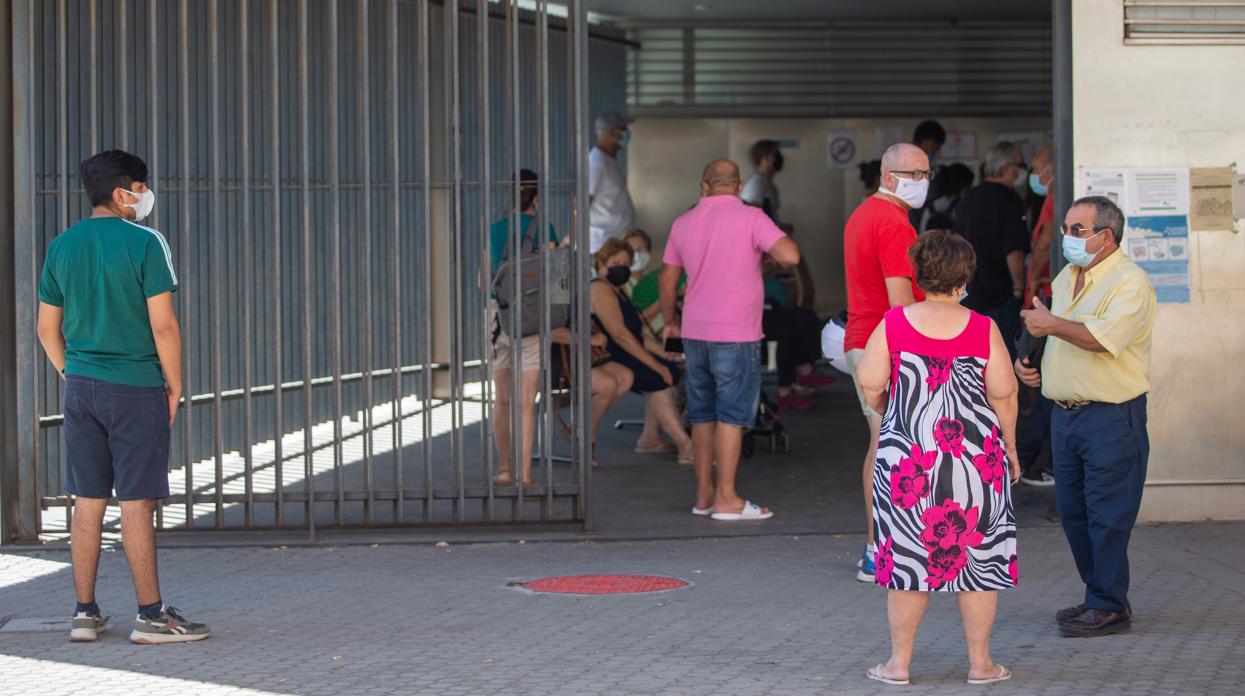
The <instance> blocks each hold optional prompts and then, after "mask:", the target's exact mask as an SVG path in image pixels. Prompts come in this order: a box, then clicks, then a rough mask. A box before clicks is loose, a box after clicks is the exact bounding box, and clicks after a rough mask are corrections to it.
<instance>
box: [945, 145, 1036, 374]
mask: <svg viewBox="0 0 1245 696" xmlns="http://www.w3.org/2000/svg"><path fill="white" fill-rule="evenodd" d="M1026 176H1028V172H1027V170H1026V168H1025V162H1024V155H1023V154H1022V153H1021V151H1020V147H1019V146H1017V145H1016V144H1015V143H1010V142H1007V141H1003V142H1000V143H998V144H997V145H995V146H993V147H991V148H990V149H989V150H988V151H987V152H986V163H985V179H984V180H983V181H982V183H981V185H980V186H977V187H975V188H972V189H969V191H968V193H965V194H964V197H963V198H961V199H960V204H959V205H958V206H957V207H956V215H955V231H956V232H958V233H960V234H961V235H963V236H964V238H965V239H967V240H968V241H969V242H970V243H971V244H972V245H973V249H974V250H975V251H976V252H977V271H976V272H975V273H974V274H973V279H972V280H971V281H970V282H969V284H968V297H966V298H965V299H964V306H965V307H968V308H969V309H971V310H973V311H975V312H979V313H981V314H984V315H986V316H988V317H990V318H991V319H993V320H994V323H996V324H998V326H999V331H1000V332H1001V333H1002V334H1003V339H1004V341H1005V342H1006V343H1007V350H1008V351H1010V352H1011V357H1012V359H1013V360H1015V358H1016V335H1017V334H1018V333H1020V309H1021V306H1022V305H1023V303H1024V294H1025V256H1026V255H1027V254H1028V253H1029V234H1028V227H1027V225H1026V224H1025V206H1024V202H1023V201H1022V200H1021V199H1020V194H1019V193H1017V189H1018V188H1019V187H1020V186H1021V185H1022V184H1023V182H1024V179H1025V177H1026Z"/></svg>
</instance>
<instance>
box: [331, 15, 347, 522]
mask: <svg viewBox="0 0 1245 696" xmlns="http://www.w3.org/2000/svg"><path fill="white" fill-rule="evenodd" d="M328 10H329V12H328V14H329V17H328V20H329V55H328V61H329V78H328V82H329V194H330V198H331V204H332V213H331V215H332V218H331V224H332V228H331V234H332V236H333V242H332V258H331V260H330V264H331V265H332V276H333V277H332V280H331V285H332V292H333V308H332V311H331V312H330V313H329V316H330V318H331V321H332V326H331V327H330V329H329V332H330V333H331V334H332V335H333V359H332V367H333V487H334V488H335V489H336V492H337V501H336V502H335V503H334V513H335V516H336V520H337V524H339V525H340V524H343V523H344V522H345V516H344V515H345V508H346V498H345V490H344V489H345V473H344V472H343V471H342V416H343V413H342V242H341V237H342V228H341V217H342V216H341V204H342V203H341V198H342V196H341V163H340V162H339V161H338V152H337V150H338V145H339V143H338V140H339V139H338V133H337V129H338V122H337V120H338V119H337V0H329V8H328Z"/></svg>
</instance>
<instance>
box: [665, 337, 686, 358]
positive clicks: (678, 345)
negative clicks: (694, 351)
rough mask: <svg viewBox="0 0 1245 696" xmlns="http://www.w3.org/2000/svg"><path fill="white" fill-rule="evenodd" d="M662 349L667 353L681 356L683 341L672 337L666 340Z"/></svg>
mask: <svg viewBox="0 0 1245 696" xmlns="http://www.w3.org/2000/svg"><path fill="white" fill-rule="evenodd" d="M662 347H663V348H664V349H665V351H666V352H667V353H680V354H681V353H683V339H681V338H674V337H671V338H667V339H666V344H665V345H664V346H662Z"/></svg>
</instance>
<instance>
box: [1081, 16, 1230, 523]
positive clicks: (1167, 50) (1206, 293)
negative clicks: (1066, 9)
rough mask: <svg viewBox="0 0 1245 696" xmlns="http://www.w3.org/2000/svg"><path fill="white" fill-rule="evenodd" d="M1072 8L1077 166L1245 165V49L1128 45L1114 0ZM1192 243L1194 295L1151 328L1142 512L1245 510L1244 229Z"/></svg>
mask: <svg viewBox="0 0 1245 696" xmlns="http://www.w3.org/2000/svg"><path fill="white" fill-rule="evenodd" d="M1073 8H1074V11H1073V20H1072V24H1073V40H1072V45H1073V51H1074V56H1073V66H1074V75H1075V77H1074V93H1073V104H1074V112H1073V113H1074V120H1073V123H1074V139H1075V145H1074V148H1075V153H1076V158H1075V161H1076V164H1077V166H1078V167H1095V166H1111V167H1116V166H1120V167H1127V166H1142V165H1149V166H1156V165H1158V166H1164V165H1166V166H1190V167H1210V166H1226V165H1228V164H1231V163H1233V162H1236V163H1238V171H1239V170H1240V168H1242V167H1245V109H1243V108H1242V105H1243V102H1242V95H1243V94H1245V47H1241V46H1205V47H1199V46H1125V45H1124V44H1123V16H1122V15H1123V9H1122V3H1120V2H1119V0H1077V2H1075V3H1073ZM1238 214H1241V211H1238ZM1189 249H1190V266H1191V268H1190V272H1191V275H1192V280H1191V285H1192V288H1193V292H1192V295H1193V297H1192V301H1191V302H1190V303H1189V304H1163V305H1159V311H1158V319H1157V324H1156V327H1155V332H1154V355H1153V362H1152V364H1151V393H1150V440H1151V446H1152V450H1151V455H1150V469H1149V479H1148V482H1147V488H1146V494H1145V500H1144V503H1143V505H1142V517H1143V518H1145V519H1150V520H1193V519H1206V518H1223V519H1226V518H1237V519H1239V518H1245V413H1243V412H1242V407H1243V406H1245V377H1243V376H1242V370H1243V369H1245V322H1242V321H1241V317H1242V314H1243V313H1245V235H1242V234H1233V233H1231V232H1199V231H1198V230H1196V229H1194V230H1191V231H1190V240H1189ZM1190 481H1197V482H1199V484H1197V485H1194V484H1192V483H1189V482H1190ZM1233 482H1234V483H1233ZM1208 484H1209V485H1208Z"/></svg>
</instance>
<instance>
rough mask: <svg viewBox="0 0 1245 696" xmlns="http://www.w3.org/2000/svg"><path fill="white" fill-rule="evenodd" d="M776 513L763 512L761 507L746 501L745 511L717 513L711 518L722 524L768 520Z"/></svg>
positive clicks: (771, 511)
mask: <svg viewBox="0 0 1245 696" xmlns="http://www.w3.org/2000/svg"><path fill="white" fill-rule="evenodd" d="M773 516H774V511H773V510H770V511H768V512H761V507H760V506H759V505H757V504H756V503H754V502H752V501H751V500H745V501H744V509H743V510H741V511H739V512H715V513H713V514H712V515H710V517H712V518H713V519H715V520H719V521H721V522H739V521H743V520H768V519H769V518H771V517H773Z"/></svg>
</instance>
